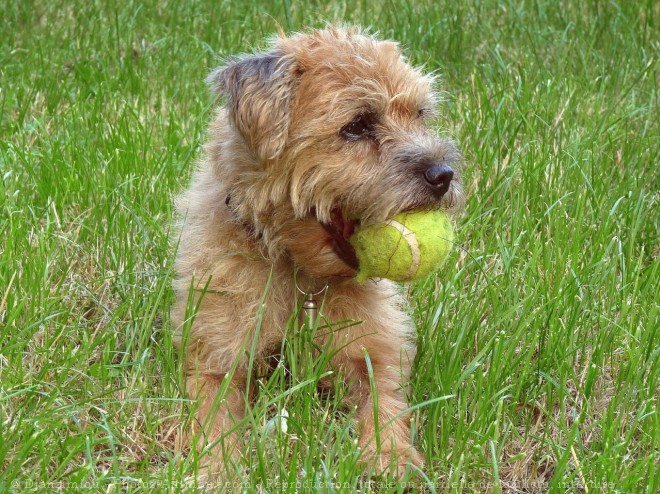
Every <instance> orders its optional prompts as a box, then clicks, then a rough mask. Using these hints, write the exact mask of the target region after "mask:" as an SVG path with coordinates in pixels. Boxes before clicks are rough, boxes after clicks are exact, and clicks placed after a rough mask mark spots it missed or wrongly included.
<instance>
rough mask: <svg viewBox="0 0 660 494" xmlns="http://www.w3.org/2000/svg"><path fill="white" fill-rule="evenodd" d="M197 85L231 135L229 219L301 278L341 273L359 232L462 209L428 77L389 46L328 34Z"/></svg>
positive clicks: (235, 65) (281, 44)
mask: <svg viewBox="0 0 660 494" xmlns="http://www.w3.org/2000/svg"><path fill="white" fill-rule="evenodd" d="M209 83H210V84H211V86H212V87H213V88H214V89H215V90H216V91H217V92H219V93H220V94H222V95H224V97H225V98H226V106H225V112H226V113H222V114H221V116H220V118H225V115H226V117H227V118H228V119H229V122H230V124H231V128H232V129H233V131H234V132H235V136H236V142H234V143H232V147H231V153H232V156H231V158H230V159H228V157H224V159H223V160H222V161H223V162H224V163H225V167H226V168H225V169H223V170H220V173H221V174H222V177H221V179H222V180H224V181H225V182H226V185H227V187H228V192H229V194H230V196H231V202H232V204H233V207H234V208H235V211H236V214H237V215H238V216H239V217H240V218H241V220H242V221H245V222H249V223H250V224H252V225H253V226H254V228H255V229H256V230H257V231H258V232H259V233H261V234H263V235H264V236H265V238H266V239H267V242H268V243H269V247H270V248H271V251H272V252H275V251H276V250H277V249H278V246H280V247H284V250H286V251H287V252H288V253H289V254H290V255H291V256H292V257H293V258H294V261H296V262H297V263H298V264H299V265H301V267H303V268H304V269H306V271H307V272H309V273H311V274H312V275H315V276H332V275H342V274H343V275H350V274H351V273H352V272H353V271H352V270H353V269H354V268H355V267H356V265H355V262H356V261H355V259H354V257H352V253H351V252H350V251H351V247H350V244H349V243H348V237H349V236H350V234H351V233H352V231H353V230H354V228H355V227H356V225H358V224H359V223H362V224H368V223H374V222H378V221H383V220H385V219H387V218H389V217H391V216H393V215H395V214H396V213H399V212H401V211H406V210H413V209H437V208H443V209H447V210H456V209H458V208H460V206H461V204H462V202H463V201H462V197H463V195H462V189H461V185H460V181H459V177H458V175H459V164H460V154H459V152H458V151H457V149H456V146H455V145H454V143H453V142H452V141H451V140H450V139H446V138H441V137H439V136H438V135H437V134H436V132H434V131H433V130H432V129H431V128H430V127H429V122H430V121H431V120H432V119H433V117H434V115H435V107H436V94H435V92H434V90H433V78H432V77H431V76H429V75H425V74H423V73H422V72H421V71H420V70H418V69H416V68H413V67H411V66H410V65H409V64H408V63H407V62H406V60H405V59H404V58H403V56H402V54H401V51H400V49H399V47H398V45H397V44H396V43H393V42H390V41H379V40H376V39H374V38H372V37H370V36H367V35H364V34H362V33H361V32H359V31H358V30H351V29H348V30H347V29H340V28H328V29H325V30H321V31H315V32H312V33H309V34H297V35H294V36H292V37H284V36H280V37H278V38H276V39H275V40H274V42H273V46H272V49H271V50H270V51H268V52H265V53H261V54H256V55H249V56H244V57H241V58H237V59H233V60H231V61H230V62H228V63H227V64H226V65H225V66H224V67H222V68H220V69H218V70H217V71H215V72H214V73H212V74H211V75H210V76H209ZM227 150H229V148H227ZM220 152H222V151H220ZM303 250H304V251H308V252H312V253H314V254H313V255H311V256H310V255H307V254H302V253H301V251H303ZM319 259H322V260H321V261H320V260H319ZM309 263H316V264H319V263H320V264H322V265H323V266H325V267H324V268H323V269H320V270H319V269H317V268H312V267H311V266H308V264H309ZM347 266H348V268H350V269H347Z"/></svg>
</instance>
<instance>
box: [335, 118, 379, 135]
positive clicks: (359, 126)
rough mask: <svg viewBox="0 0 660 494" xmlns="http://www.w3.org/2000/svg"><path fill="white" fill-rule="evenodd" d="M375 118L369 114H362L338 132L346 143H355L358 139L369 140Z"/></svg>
mask: <svg viewBox="0 0 660 494" xmlns="http://www.w3.org/2000/svg"><path fill="white" fill-rule="evenodd" d="M375 123H376V118H375V116H374V115H373V114H371V113H362V114H360V115H358V116H357V117H355V118H354V119H353V120H351V122H350V123H348V124H346V125H344V126H343V127H342V128H341V130H340V131H339V135H341V136H342V137H343V138H344V139H346V140H347V141H357V140H358V139H365V138H370V137H372V136H373V132H374V125H375Z"/></svg>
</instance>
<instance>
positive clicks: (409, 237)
mask: <svg viewBox="0 0 660 494" xmlns="http://www.w3.org/2000/svg"><path fill="white" fill-rule="evenodd" d="M387 224H388V225H390V226H393V227H394V228H396V229H397V230H399V233H400V234H401V236H403V238H405V239H406V242H408V245H409V246H410V254H411V256H412V259H411V261H410V268H409V269H408V271H407V272H406V274H405V275H404V277H405V278H412V277H413V276H415V273H417V270H418V269H419V264H420V262H421V261H422V253H421V252H420V250H419V244H418V243H417V236H416V235H415V233H414V232H412V231H410V230H408V228H406V226H405V225H404V224H403V223H399V222H398V221H396V220H389V221H388V222H387Z"/></svg>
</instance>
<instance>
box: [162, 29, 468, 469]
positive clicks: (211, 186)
mask: <svg viewBox="0 0 660 494" xmlns="http://www.w3.org/2000/svg"><path fill="white" fill-rule="evenodd" d="M208 80H209V83H210V85H211V87H212V88H213V90H214V91H215V92H216V93H218V94H219V95H222V96H224V97H225V98H226V105H225V107H224V108H221V109H220V110H219V111H218V113H217V115H216V118H215V120H214V122H213V123H212V125H211V129H210V134H209V141H208V143H207V144H206V146H205V148H204V156H203V158H202V159H201V161H200V163H199V165H198V167H197V169H196V171H195V174H194V176H193V179H192V184H191V186H190V188H189V189H188V190H187V191H186V192H185V193H184V194H183V195H182V196H181V197H180V198H179V200H178V202H177V207H178V210H179V213H180V215H181V229H180V236H179V237H178V238H177V240H178V241H179V248H178V256H177V259H176V272H177V278H176V281H175V282H174V289H175V292H176V297H177V300H176V304H175V307H174V309H173V312H172V319H173V322H174V324H175V325H176V326H177V327H178V328H179V330H178V332H177V334H178V341H179V344H181V336H182V334H183V331H182V330H181V328H183V327H184V326H185V325H186V324H188V325H189V327H190V331H189V340H188V342H187V345H186V347H185V352H186V355H187V362H186V369H187V372H188V374H187V387H188V393H189V394H190V396H191V397H193V398H196V399H198V400H200V406H199V410H198V415H197V419H198V422H199V423H200V424H207V425H206V428H207V430H206V433H205V434H202V435H200V437H202V439H201V441H202V442H204V441H207V442H213V441H216V442H218V443H219V446H218V447H217V448H216V450H217V451H214V453H213V458H215V459H214V460H212V462H213V463H214V464H215V466H216V467H218V468H220V467H221V465H222V462H223V454H224V455H226V454H231V451H232V450H233V449H236V446H237V435H236V434H235V433H232V432H230V433H228V430H229V429H230V428H231V427H232V425H233V423H234V421H236V420H238V419H240V418H241V417H242V416H243V414H244V411H245V410H244V406H245V405H244V403H245V395H244V392H245V389H244V388H245V382H246V379H247V370H248V365H247V363H248V358H247V357H246V348H248V349H252V348H256V352H257V355H255V357H257V358H262V357H267V356H268V355H269V354H270V352H272V351H273V349H279V348H280V344H281V341H282V338H283V334H284V331H285V329H286V327H287V321H288V320H289V319H290V317H291V314H292V312H293V311H294V310H295V306H296V299H297V298H299V294H298V292H297V287H296V284H297V285H298V287H305V289H308V290H310V291H317V290H323V289H324V287H326V288H325V291H324V306H323V316H324V318H325V320H327V321H331V322H332V321H346V320H355V321H362V322H361V323H360V324H357V325H352V326H351V327H349V328H346V329H342V330H340V331H337V332H335V333H334V335H333V341H328V336H327V334H328V333H327V332H324V333H325V334H324V335H322V334H320V333H321V332H319V333H318V335H317V337H318V339H320V340H324V341H323V342H321V343H323V344H329V345H330V346H331V347H332V348H334V349H336V350H337V351H336V353H335V356H334V357H333V361H332V364H333V366H334V368H335V369H336V370H338V371H339V372H340V373H341V375H342V376H343V377H344V378H345V379H346V380H347V381H346V382H347V383H348V386H349V395H350V398H351V400H352V404H353V405H355V406H357V415H358V419H359V421H360V439H359V441H360V445H361V446H362V447H363V448H364V457H365V458H368V459H371V460H375V461H376V465H377V468H379V469H380V470H387V469H389V468H393V469H394V472H395V474H396V473H401V471H402V470H403V468H404V467H405V465H406V463H408V462H412V463H415V464H418V465H419V464H421V463H422V458H421V456H420V454H419V453H418V452H417V451H416V450H415V449H414V448H413V446H412V445H411V439H410V425H409V418H408V415H407V413H406V409H407V408H408V405H407V402H406V398H405V385H406V382H407V380H408V378H409V375H410V367H411V363H412V361H413V359H414V356H415V346H414V340H413V327H412V324H411V321H410V318H409V316H408V315H407V313H406V311H405V310H404V308H403V307H404V300H403V298H402V296H401V293H400V292H401V291H400V290H399V289H398V287H397V286H396V285H395V284H394V283H392V282H389V281H386V280H372V281H369V282H367V283H365V284H363V285H359V284H357V283H356V282H355V281H354V279H353V277H354V275H355V273H356V268H357V267H358V261H357V259H356V256H355V252H354V251H353V249H352V247H351V245H350V243H349V242H348V238H349V237H350V235H351V234H352V233H353V231H354V230H355V228H358V227H359V226H361V225H367V224H372V223H375V222H380V221H383V220H386V219H387V218H390V217H392V216H393V215H395V214H396V213H399V212H401V211H405V210H413V209H434V208H444V209H447V210H453V209H457V208H458V207H459V206H460V204H461V202H462V193H461V187H460V185H459V183H458V180H457V176H456V173H455V169H454V168H455V166H457V164H458V162H459V160H460V156H459V153H458V151H457V150H456V148H455V146H454V144H453V143H452V141H450V140H448V139H442V138H439V137H438V136H437V135H436V134H435V132H433V131H432V130H431V129H429V127H428V126H427V123H428V120H429V119H430V118H432V117H433V115H434V109H435V104H436V101H435V94H434V92H433V89H432V83H433V79H432V78H431V77H430V76H428V75H424V74H423V73H422V72H421V71H420V70H418V69H415V68H413V67H411V66H410V65H408V64H407V63H406V61H405V59H404V58H403V57H402V55H401V52H400V50H399V47H398V45H397V44H395V43H393V42H390V41H378V40H376V39H374V38H372V37H370V36H367V35H365V34H363V33H361V32H360V31H359V30H357V29H343V28H327V29H324V30H321V31H314V32H311V33H307V34H296V35H294V36H291V37H285V36H283V35H281V36H280V37H278V38H276V39H275V40H274V41H273V43H272V48H271V49H270V51H267V52H265V53H259V54H255V55H248V56H243V57H240V58H238V59H234V60H232V61H230V62H229V63H227V64H226V65H225V66H224V67H222V68H220V69H219V70H217V71H216V72H214V73H212V74H211V75H210V77H209V79H208ZM296 280H297V281H296ZM267 286H268V289H267V290H266V287H267ZM264 297H265V298H264ZM191 306H192V307H196V309H197V310H196V311H192V312H191V311H190V307H191ZM187 308H188V310H187ZM260 308H262V310H261V312H260ZM258 314H259V315H258ZM258 317H259V318H260V333H259V339H258V341H257V344H256V346H255V347H253V346H252V343H251V342H252V337H253V336H254V332H255V328H256V327H257V318H258ZM186 318H188V319H189V321H186ZM365 351H366V352H367V353H368V355H369V357H370V360H371V365H372V369H373V377H374V381H375V382H374V383H373V384H375V389H376V390H377V393H378V421H379V427H377V426H376V424H375V419H374V410H373V403H372V393H371V384H370V378H369V375H368V372H367V365H366V362H365ZM232 369H234V371H233V373H232V372H230V371H231V370H232ZM226 376H227V377H228V378H230V379H231V382H230V383H229V384H230V386H229V388H228V390H227V392H226V394H225V395H224V397H223V400H222V402H221V403H215V404H214V399H215V397H216V395H217V393H218V391H219V390H220V387H221V385H222V383H223V380H224V379H225V377H226ZM226 384H227V383H225V385H226ZM215 401H216V402H218V401H219V400H215ZM377 430H380V438H379V439H380V441H378V443H380V448H379V449H378V450H377V448H376V444H377V441H374V434H375V432H376V431H377Z"/></svg>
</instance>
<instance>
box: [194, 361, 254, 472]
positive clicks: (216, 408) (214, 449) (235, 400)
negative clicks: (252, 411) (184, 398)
mask: <svg viewBox="0 0 660 494" xmlns="http://www.w3.org/2000/svg"><path fill="white" fill-rule="evenodd" d="M228 377H229V376H228V375H227V376H225V375H218V374H200V373H196V372H195V373H193V372H191V373H189V374H188V376H187V378H186V387H187V391H188V396H190V397H192V398H196V399H197V400H198V403H199V408H198V409H197V414H196V422H197V428H198V430H197V450H198V451H200V452H201V451H203V450H205V449H207V448H208V449H210V453H209V454H207V455H205V456H204V457H203V459H202V461H201V463H202V465H204V466H206V467H208V472H206V473H207V474H208V476H209V477H216V476H221V477H224V476H226V475H228V474H229V473H230V472H231V461H230V460H231V459H232V458H236V457H237V455H238V454H240V445H239V444H238V442H239V436H238V434H237V432H236V431H235V429H236V423H237V422H239V421H240V420H241V419H242V418H243V415H244V414H245V383H246V376H245V374H244V373H242V372H241V371H240V370H239V369H237V370H236V371H235V372H234V374H233V375H232V376H231V381H230V382H228V383H225V382H224V380H225V379H227V378H228ZM223 385H228V387H227V389H223V388H224V386H223Z"/></svg>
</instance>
